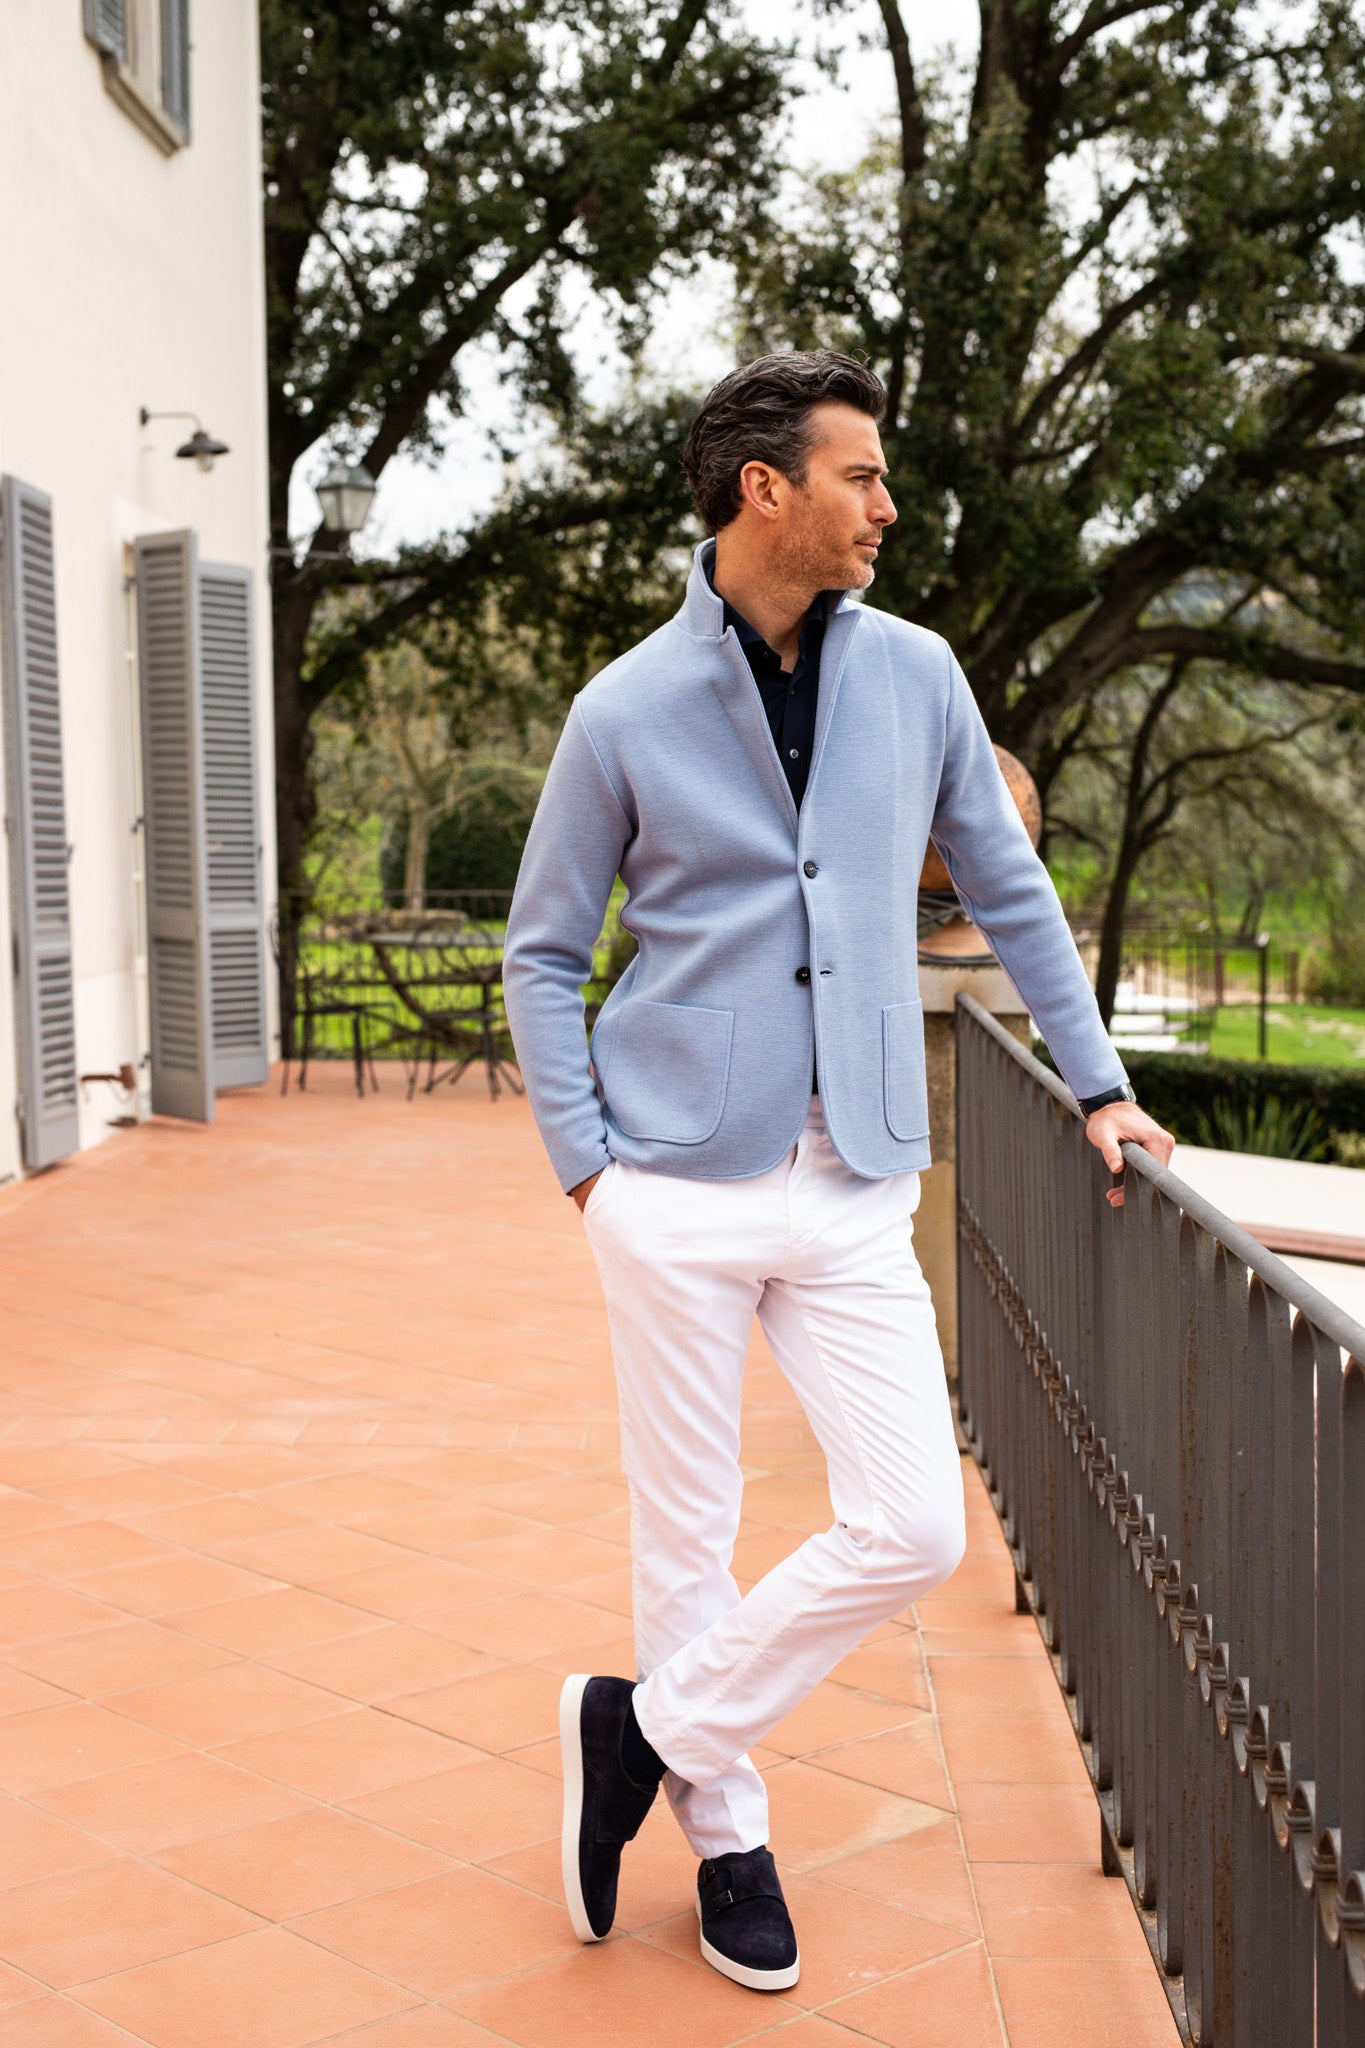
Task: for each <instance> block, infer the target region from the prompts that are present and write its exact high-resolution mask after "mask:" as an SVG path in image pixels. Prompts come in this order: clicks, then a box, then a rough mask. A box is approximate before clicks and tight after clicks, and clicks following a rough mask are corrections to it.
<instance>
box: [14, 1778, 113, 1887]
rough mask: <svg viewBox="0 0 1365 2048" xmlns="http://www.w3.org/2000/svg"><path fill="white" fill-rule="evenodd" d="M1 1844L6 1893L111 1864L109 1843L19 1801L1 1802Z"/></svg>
mask: <svg viewBox="0 0 1365 2048" xmlns="http://www.w3.org/2000/svg"><path fill="white" fill-rule="evenodd" d="M0 1843H3V1845H4V1847H3V1851H0V1887H2V1888H4V1889H6V1890H8V1889H9V1888H10V1887H11V1886H13V1885H19V1884H34V1883H36V1882H38V1880H40V1879H41V1878H45V1877H63V1876H65V1875H66V1873H67V1872H68V1871H70V1870H84V1869H85V1868H86V1867H87V1866H88V1865H90V1864H94V1863H107V1862H108V1861H109V1860H110V1857H111V1855H112V1851H111V1850H110V1848H109V1845H108V1843H107V1842H96V1841H94V1840H92V1839H91V1837H90V1836H89V1835H87V1834H85V1833H83V1832H82V1831H81V1830H80V1829H79V1828H73V1827H68V1826H67V1825H66V1823H65V1822H64V1821H59V1820H57V1819H55V1818H54V1816H53V1815H51V1814H48V1813H42V1812H40V1811H39V1809H38V1808H37V1807H35V1806H30V1805H29V1804H28V1803H27V1802H26V1801H23V1800H19V1799H3V1798H0Z"/></svg>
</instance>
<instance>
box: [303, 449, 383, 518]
mask: <svg viewBox="0 0 1365 2048" xmlns="http://www.w3.org/2000/svg"><path fill="white" fill-rule="evenodd" d="M378 488H379V486H378V485H377V484H376V482H375V480H374V478H373V477H372V476H371V475H370V472H369V471H368V469H366V468H365V467H364V465H363V464H362V463H355V464H347V463H344V462H334V463H333V464H332V467H331V468H330V469H329V470H328V472H327V474H326V476H325V477H324V478H323V479H322V482H321V483H320V484H319V485H318V487H317V492H318V503H319V504H320V505H321V507H322V523H323V525H324V526H325V527H326V528H327V531H328V532H329V533H359V531H360V529H361V527H362V526H363V525H364V524H365V521H366V520H367V519H368V517H369V514H370V507H371V505H372V504H373V503H374V494H375V492H376V491H377V490H378Z"/></svg>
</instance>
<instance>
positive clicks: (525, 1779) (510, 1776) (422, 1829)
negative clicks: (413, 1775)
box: [346, 1757, 561, 1863]
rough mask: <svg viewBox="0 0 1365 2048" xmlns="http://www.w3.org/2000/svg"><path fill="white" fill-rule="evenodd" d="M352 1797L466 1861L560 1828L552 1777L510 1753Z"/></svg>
mask: <svg viewBox="0 0 1365 2048" xmlns="http://www.w3.org/2000/svg"><path fill="white" fill-rule="evenodd" d="M346 1803H347V1805H348V1807H349V1809H350V1811H351V1812H352V1813H357V1814H361V1815H363V1816H364V1818H365V1819H367V1820H371V1821H375V1822H377V1823H378V1824H379V1825H380V1826H381V1827H386V1828H391V1829H393V1831H394V1832H395V1833H396V1834H401V1835H408V1836H410V1837H411V1838H412V1839H413V1840H414V1841H418V1842H426V1843H428V1844H429V1845H430V1846H431V1847H432V1848H434V1849H441V1850H443V1851H444V1852H445V1853H446V1854H447V1855H450V1856H458V1857H459V1858H460V1859H461V1861H462V1862H465V1863H483V1862H485V1861H486V1860H487V1859H488V1858H489V1857H492V1856H501V1855H504V1854H506V1852H507V1851H508V1850H509V1849H520V1848H524V1847H526V1846H527V1844H529V1843H531V1842H540V1841H543V1840H544V1839H545V1838H546V1837H547V1836H549V1835H551V1834H557V1833H558V1830H559V1823H560V1813H561V1793H560V1790H559V1787H558V1786H557V1785H556V1784H555V1783H554V1781H553V1780H552V1779H550V1778H547V1777H545V1776H544V1775H543V1773H541V1772H540V1771H529V1770H527V1769H525V1768H524V1766H523V1765H521V1764H515V1763H511V1762H509V1761H508V1760H507V1759H506V1758H505V1757H482V1758H477V1759H475V1760H474V1761H471V1762H469V1763H466V1764H463V1765H462V1766H461V1767H460V1768H459V1769H458V1770H455V1771H444V1772H441V1773H439V1774H438V1775H437V1776H435V1777H431V1778H419V1779H416V1780H413V1781H410V1782H408V1783H406V1784H402V1785H397V1786H394V1787H393V1788H392V1789H390V1790H388V1791H383V1792H373V1793H371V1794H369V1796H368V1797H362V1798H357V1799H351V1800H348V1801H347V1802H346Z"/></svg>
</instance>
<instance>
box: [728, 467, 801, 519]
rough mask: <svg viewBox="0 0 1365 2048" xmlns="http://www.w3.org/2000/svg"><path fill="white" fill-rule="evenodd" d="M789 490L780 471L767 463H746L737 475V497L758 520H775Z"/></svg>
mask: <svg viewBox="0 0 1365 2048" xmlns="http://www.w3.org/2000/svg"><path fill="white" fill-rule="evenodd" d="M789 488H790V486H789V484H788V482H787V479H786V477H785V476H784V475H783V474H782V471H781V470H780V469H774V468H773V466H772V464H771V463H769V462H746V463H745V465H744V467H743V469H742V470H741V471H740V473H739V495H740V498H741V499H742V501H743V502H744V504H745V505H747V506H748V508H749V510H750V511H751V512H756V513H757V514H758V516H759V518H760V519H776V518H777V517H778V515H779V513H780V512H781V510H782V501H783V498H784V496H785V494H786V492H787V490H788V489H789Z"/></svg>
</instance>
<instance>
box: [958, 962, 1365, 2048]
mask: <svg viewBox="0 0 1365 2048" xmlns="http://www.w3.org/2000/svg"><path fill="white" fill-rule="evenodd" d="M1127 1156H1128V1172H1127V1176H1126V1189H1125V1191H1126V1202H1125V1206H1124V1208H1123V1210H1122V1211H1121V1212H1120V1213H1119V1214H1117V1215H1112V1214H1111V1212H1109V1211H1108V1210H1107V1209H1106V1208H1105V1206H1104V1204H1103V1201H1102V1195H1103V1189H1104V1177H1103V1174H1102V1172H1101V1170H1100V1168H1099V1166H1098V1162H1097V1160H1096V1158H1095V1155H1094V1154H1093V1152H1091V1151H1090V1150H1089V1149H1088V1148H1087V1146H1086V1144H1085V1141H1084V1137H1083V1134H1082V1132H1081V1130H1080V1127H1079V1122H1078V1120H1077V1117H1076V1113H1075V1109H1074V1104H1072V1102H1071V1098H1070V1097H1069V1096H1068V1095H1067V1093H1066V1091H1065V1089H1064V1088H1063V1087H1062V1086H1061V1084H1060V1083H1059V1082H1058V1081H1057V1080H1056V1078H1055V1076H1053V1075H1051V1074H1049V1073H1048V1072H1047V1071H1046V1069H1044V1068H1043V1067H1041V1066H1040V1065H1039V1063H1038V1062H1037V1061H1036V1060H1034V1059H1033V1058H1032V1057H1031V1055H1029V1054H1028V1053H1026V1052H1025V1051H1023V1050H1022V1048H1020V1047H1019V1046H1018V1045H1016V1044H1015V1043H1014V1041H1013V1040H1012V1039H1011V1038H1010V1037H1009V1035H1008V1033H1007V1032H1006V1031H1005V1030H1004V1029H1003V1028H1002V1027H1001V1026H1000V1025H998V1024H997V1023H995V1022H994V1020H992V1019H991V1018H990V1017H988V1016H987V1015H986V1013H985V1012H984V1011H983V1010H981V1009H980V1008H979V1007H978V1006H977V1005H976V1004H974V1003H973V1002H971V1001H970V999H968V998H959V1012H958V1186H959V1202H960V1211H959V1213H960V1228H961V1235H962V1244H963V1256H962V1258H961V1260H960V1262H959V1271H960V1276H961V1277H960V1289H961V1302H960V1311H959V1313H960V1330H961V1359H960V1366H959V1371H960V1380H959V1402H960V1409H961V1413H962V1418H963V1426H964V1429H965V1431H966V1432H967V1435H968V1438H969V1441H970V1442H971V1445H972V1448H973V1450H974V1452H975V1454H976V1456H977V1458H978V1460H979V1461H980V1463H981V1465H982V1468H983V1470H984V1471H985V1472H986V1473H987V1475H988V1477H989V1479H990V1483H991V1486H992V1490H993V1493H994V1495H995V1498H996V1500H997V1502H998V1504H999V1507H1000V1511H1001V1514H1002V1518H1003V1519H1004V1521H1005V1524H1006V1527H1007V1530H1008V1533H1009V1535H1010V1538H1011V1541H1012V1543H1013V1545H1014V1551H1015V1556H1016V1559H1017V1560H1018V1562H1019V1565H1020V1567H1021V1570H1022V1571H1024V1572H1026V1574H1027V1577H1028V1581H1029V1585H1028V1591H1029V1595H1030V1598H1031V1601H1032V1604H1033V1607H1034V1609H1035V1611H1036V1612H1037V1614H1038V1617H1039V1622H1040V1626H1041V1627H1042V1629H1043V1632H1044V1637H1045V1640H1046V1641H1047V1643H1048V1646H1049V1648H1050V1649H1052V1651H1053V1652H1054V1655H1055V1659H1056V1664H1057V1668H1058V1670H1059V1673H1060V1676H1061V1678H1062V1682H1063V1683H1064V1685H1065V1686H1066V1688H1067V1690H1068V1691H1069V1692H1071V1693H1072V1694H1073V1695H1074V1700H1075V1706H1074V1714H1075V1719H1076V1723H1077V1726H1078V1728H1079V1730H1080V1732H1081V1734H1082V1735H1083V1737H1085V1738H1086V1739H1087V1741H1088V1745H1089V1762H1090V1768H1091V1771H1092V1775H1093V1776H1094V1778H1095V1781H1096V1785H1097V1788H1098V1789H1099V1790H1100V1791H1101V1792H1102V1794H1103V1795H1104V1797H1105V1800H1106V1802H1107V1803H1106V1807H1105V1811H1106V1813H1107V1815H1108V1817H1109V1820H1108V1824H1109V1825H1111V1826H1112V1828H1113V1831H1114V1841H1115V1842H1116V1843H1117V1845H1118V1849H1117V1850H1116V1851H1115V1852H1114V1855H1113V1856H1111V1855H1110V1854H1109V1851H1108V1848H1107V1849H1106V1867H1109V1866H1110V1865H1111V1864H1112V1863H1113V1862H1114V1861H1117V1863H1118V1865H1119V1867H1121V1868H1123V1869H1124V1872H1125V1875H1130V1881H1131V1882H1132V1884H1133V1887H1134V1892H1135V1896H1136V1898H1137V1901H1138V1904H1139V1906H1140V1907H1142V1908H1143V1909H1145V1910H1146V1911H1147V1913H1148V1915H1149V1923H1150V1933H1149V1938H1150V1939H1151V1940H1152V1943H1153V1947H1154V1950H1155V1952H1156V1954H1157V1956H1158V1959H1159V1961H1160V1962H1161V1964H1162V1966H1163V1967H1164V1969H1165V1970H1166V1971H1167V1973H1168V1984H1169V1989H1170V1992H1171V2002H1172V2007H1173V2009H1174V2010H1175V2012H1176V2015H1177V2019H1178V2020H1179V2021H1180V2022H1181V2023H1182V2026H1183V2027H1184V2028H1185V2029H1186V2035H1187V2038H1189V2039H1191V2040H1193V2041H1197V2042H1199V2043H1201V2044H1213V2048H1365V1365H1363V1364H1362V1363H1361V1362H1360V1361H1361V1359H1362V1358H1363V1357H1365V1330H1362V1329H1361V1328H1360V1327H1359V1325H1357V1324H1355V1323H1353V1322H1352V1321H1351V1319H1350V1317H1348V1316H1346V1315H1345V1314H1344V1313H1343V1312H1342V1311H1341V1310H1340V1309H1338V1308H1337V1307H1336V1306H1335V1305H1334V1304H1333V1303H1331V1302H1329V1301H1327V1300H1325V1299H1324V1297H1323V1296H1321V1295H1320V1294H1319V1293H1318V1292H1317V1290H1316V1289H1314V1288H1313V1287H1312V1286H1311V1285H1309V1284H1308V1283H1307V1282H1305V1281H1303V1280H1301V1279H1300V1278H1299V1277H1298V1276H1297V1275H1295V1274H1294V1273H1292V1272H1290V1271H1289V1269H1288V1268H1286V1267H1285V1266H1284V1265H1283V1264H1282V1263H1281V1262H1280V1261H1279V1260H1278V1259H1276V1258H1274V1257H1273V1256H1272V1255H1271V1254H1270V1253H1268V1252H1266V1251H1265V1250H1264V1249H1263V1248H1262V1247H1261V1246H1259V1245H1257V1244H1255V1243H1254V1241H1253V1240H1252V1239H1251V1238H1250V1237H1249V1236H1248V1235H1247V1233H1246V1232H1245V1231H1244V1230H1242V1229H1241V1228H1240V1227H1239V1226H1238V1225H1237V1224H1235V1223H1232V1222H1230V1221H1229V1219H1228V1218H1227V1217H1225V1216H1222V1215H1220V1214H1219V1213H1218V1212H1217V1211H1216V1210H1214V1209H1212V1208H1211V1207H1210V1205H1209V1204H1208V1203H1206V1202H1204V1201H1202V1200H1201V1198H1200V1197H1198V1196H1196V1195H1195V1194H1193V1193H1192V1191H1191V1190H1189V1189H1188V1188H1186V1187H1184V1186H1183V1185H1182V1184H1181V1183H1180V1182H1179V1181H1178V1180H1177V1179H1176V1178H1175V1177H1174V1175H1172V1174H1170V1173H1167V1172H1164V1171H1163V1170H1162V1169H1160V1168H1158V1167H1156V1166H1155V1165H1154V1163H1153V1162H1152V1161H1151V1160H1150V1159H1148V1158H1147V1157H1146V1155H1144V1154H1140V1153H1138V1152H1136V1151H1135V1150H1134V1149H1133V1148H1129V1150H1128V1155H1127ZM1343 1368H1344V1369H1343ZM1129 1846H1131V1849H1132V1856H1131V1859H1128V1858H1127V1857H1125V1856H1123V1855H1122V1854H1121V1853H1119V1852H1121V1851H1123V1850H1126V1849H1127V1848H1128V1847H1129ZM1130 1864H1131V1874H1130V1867H1129V1866H1130ZM1182 1971H1183V1983H1180V1982H1177V1981H1176V1975H1177V1973H1180V1972H1182Z"/></svg>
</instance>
